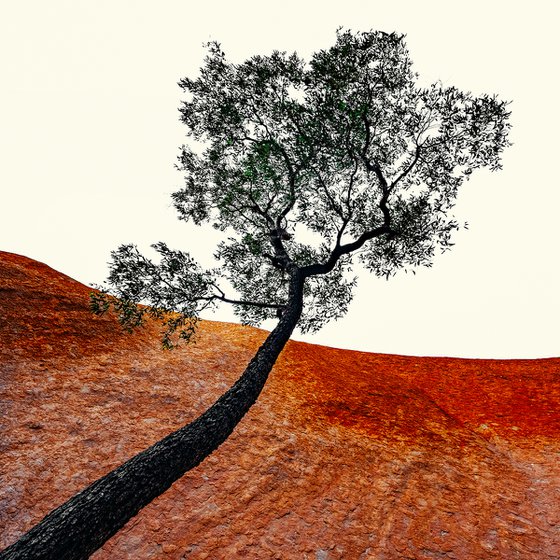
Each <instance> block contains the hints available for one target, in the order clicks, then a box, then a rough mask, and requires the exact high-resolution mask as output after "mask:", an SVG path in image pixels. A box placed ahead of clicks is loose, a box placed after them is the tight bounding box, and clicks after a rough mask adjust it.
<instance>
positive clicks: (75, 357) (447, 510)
mask: <svg viewBox="0 0 560 560" xmlns="http://www.w3.org/2000/svg"><path fill="white" fill-rule="evenodd" d="M89 291H90V289H89V288H87V287H85V286H83V285H81V284H79V283H78V282H76V281H74V280H72V279H70V278H68V277H67V276H65V275H63V274H61V273H59V272H56V271H54V270H52V269H51V268H49V267H47V266H46V265H43V264H40V263H38V262H36V261H32V260H30V259H27V258H25V257H21V256H17V255H13V254H10V253H0V392H1V403H0V406H1V407H2V410H1V425H0V427H1V438H0V476H1V477H2V480H1V484H0V548H1V547H4V546H7V545H8V544H10V543H11V542H13V541H14V540H16V539H17V538H18V536H19V535H21V534H22V533H23V532H24V531H26V530H27V529H29V528H30V527H31V526H33V525H34V524H35V523H36V522H38V521H39V520H40V519H41V518H42V517H43V516H44V515H45V514H46V513H48V512H49V511H50V510H51V509H53V508H54V507H56V506H57V505H59V504H60V503H62V502H63V501H64V500H66V499H67V498H69V497H70V496H72V495H73V494H74V493H76V492H77V491H78V490H80V489H82V488H83V487H84V486H86V485H87V484H89V483H90V482H92V481H93V480H95V479H96V478H98V477H99V476H101V475H103V474H105V473H106V472H108V471H109V470H110V469H112V468H114V467H115V466H117V465H118V464H120V463H121V462H123V461H124V460H126V459H127V458H129V457H130V456H131V455H133V454H134V453H136V452H138V451H140V450H142V449H144V448H145V447H147V446H148V445H150V444H152V443H154V442H155V441H157V440H158V439H160V438H161V437H163V436H164V435H166V434H167V433H169V432H170V431H172V430H174V429H176V428H178V427H180V426H181V425H183V424H184V423H186V422H188V421H190V420H192V419H193V418H195V417H196V415H197V414H199V413H200V412H201V411H203V410H204V409H205V408H206V407H207V406H208V405H210V404H211V403H212V402H213V400H214V399H215V398H216V397H217V396H219V395H220V394H221V393H222V392H223V391H224V390H225V389H226V388H227V387H228V386H229V385H230V384H231V383H232V382H233V381H234V380H235V379H236V377H237V376H238V375H239V374H240V373H241V372H242V370H243V369H244V366H245V364H246V362H247V361H248V360H249V359H250V358H251V356H252V355H253V353H254V352H255V350H256V348H257V347H258V345H259V343H260V342H261V341H262V340H263V338H264V333H263V331H260V330H258V329H253V328H249V327H241V326H238V325H232V324H225V323H217V322H203V323H202V325H201V329H200V334H199V336H198V339H197V343H196V344H195V345H190V346H183V347H182V348H180V349H178V350H176V351H173V352H164V351H162V350H161V347H160V345H159V332H158V326H157V325H155V324H149V325H148V326H147V327H146V328H144V329H142V330H140V331H138V332H136V333H134V334H132V335H128V334H125V333H123V332H121V330H120V327H119V326H118V324H117V323H116V321H115V319H114V318H113V317H110V316H105V317H101V318H98V317H94V316H92V315H91V313H90V312H89V311H88V293H89ZM559 405H560V359H543V360H509V361H508V360H464V359H448V358H416V357H404V356H393V355H381V354H369V353H361V352H352V351H348V350H337V349H333V348H326V347H321V346H314V345H309V344H304V343H299V342H290V343H289V344H288V346H287V348H286V349H285V351H284V352H283V354H282V356H281V359H280V361H279V363H278V364H277V365H276V367H275V369H274V370H273V372H272V374H271V377H270V380H269V382H268V383H267V386H266V387H265V390H264V392H263V394H262V396H261V398H260V400H259V402H258V403H257V404H256V405H255V406H254V407H253V409H252V410H251V411H250V412H249V414H248V415H247V416H246V418H245V419H244V420H243V421H242V422H241V424H240V425H239V426H238V428H237V429H236V431H235V432H234V434H233V435H232V437H231V438H230V439H229V440H228V441H227V442H226V443H225V444H224V445H223V446H222V447H221V448H220V449H219V450H218V451H217V452H215V453H214V454H213V455H212V456H211V457H209V458H208V459H207V460H206V461H205V462H203V463H202V465H200V466H199V467H198V468H196V469H195V470H193V471H191V472H190V473H188V474H187V475H185V476H184V477H183V478H182V479H181V480H179V481H178V482H177V483H175V484H174V486H173V487H172V488H171V489H170V490H169V491H168V492H167V493H165V494H164V495H163V496H161V497H160V498H158V499H156V500H155V501H154V502H153V503H152V504H150V505H149V506H148V507H146V508H145V509H144V510H143V511H141V512H140V514H139V515H138V516H137V517H135V518H134V519H132V520H131V521H130V522H129V523H128V525H126V527H125V528H124V529H123V530H122V531H121V532H120V533H119V534H118V535H116V536H115V537H114V538H113V539H111V540H110V541H109V542H108V543H107V544H106V545H105V546H104V547H103V549H101V550H100V551H98V552H97V553H95V554H94V556H93V558H95V559H96V560H105V559H116V560H119V559H123V560H124V559H135V560H138V559H140V560H141V559H151V558H162V559H183V558H184V559H189V560H190V559H192V560H202V559H208V560H219V559H226V558H227V559H232V558H246V559H248V560H252V559H254V560H257V559H258V560H266V559H282V560H283V559H308V560H336V559H344V560H354V559H355V560H366V559H375V560H389V559H391V560H392V559H435V558H438V559H441V558H444V559H457V560H471V559H472V560H481V559H492V558H503V559H507V560H511V559H517V558H519V559H523V560H529V559H553V558H554V559H558V558H560V461H559V459H560V408H559Z"/></svg>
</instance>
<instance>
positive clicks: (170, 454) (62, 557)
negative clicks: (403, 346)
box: [0, 269, 303, 560]
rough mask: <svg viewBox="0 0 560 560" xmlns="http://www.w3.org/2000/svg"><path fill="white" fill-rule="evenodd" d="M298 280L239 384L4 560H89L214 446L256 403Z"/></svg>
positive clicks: (282, 339)
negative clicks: (283, 309) (276, 322)
mask: <svg viewBox="0 0 560 560" xmlns="http://www.w3.org/2000/svg"><path fill="white" fill-rule="evenodd" d="M302 288H303V279H302V277H301V275H300V273H299V271H298V270H297V269H296V270H294V271H293V272H292V274H291V282H290V297H289V305H288V306H287V307H286V311H285V312H284V313H283V315H282V317H281V319H280V321H279V322H278V325H277V326H276V328H275V329H274V330H273V331H272V332H271V333H270V334H269V336H268V337H267V339H266V340H265V342H264V343H263V344H262V346H261V347H260V348H259V350H258V352H257V353H256V354H255V356H254V358H253V359H252V360H251V361H250V362H249V365H248V366H247V369H246V370H245V372H244V373H243V375H242V376H241V377H240V378H239V379H238V380H237V382H236V383H235V384H234V385H233V386H232V387H231V388H230V389H229V390H228V391H227V392H226V393H224V394H223V395H222V396H221V397H220V398H219V399H218V400H217V401H216V402H215V403H214V404H213V405H212V406H211V407H210V408H209V409H208V410H207V411H206V412H204V413H203V414H202V415H201V416H199V417H198V418H197V419H196V420H194V421H193V422H191V423H190V424H188V425H186V426H184V427H183V428H180V429H179V430H177V431H176V432H173V433H172V434H170V435H168V436H167V437H165V438H163V439H162V440H160V441H159V442H157V443H156V444H154V445H153V446H152V447H149V448H148V449H146V450H144V451H142V452H141V453H139V454H138V455H136V456H135V457H133V458H132V459H129V460H128V461H127V462H126V463H123V464H122V465H121V466H120V467H117V468H116V469H115V470H113V471H112V472H110V473H109V474H107V475H105V476H104V477H102V478H100V479H99V480H97V481H96V482H94V483H93V484H91V485H90V486H88V487H87V488H86V489H85V490H82V491H81V492H80V493H79V494H76V495H75V496H74V497H73V498H71V499H70V500H68V501H67V502H66V503H65V504H63V505H61V506H60V507H58V508H57V509H55V510H53V511H52V512H51V513H49V514H48V515H47V516H46V517H45V518H44V519H43V520H42V521H41V522H40V523H38V524H37V525H35V527H33V528H32V529H31V530H30V531H29V532H28V533H26V534H25V535H23V536H22V537H21V538H20V539H19V540H18V541H17V542H16V543H14V544H12V545H11V546H9V547H8V548H6V549H5V550H4V551H3V552H2V553H0V559H1V560H13V559H16V558H17V559H20V560H22V559H26V560H38V559H45V560H47V559H48V560H55V559H56V560H70V559H75V560H77V559H83V558H89V556H90V555H91V554H93V552H95V551H96V550H97V549H99V548H100V547H101V546H103V544H104V543H105V542H106V541H107V540H108V539H110V538H111V537H112V536H113V535H114V534H115V533H117V531H119V529H121V528H122V527H123V526H124V525H125V524H126V523H127V522H128V521H129V520H130V519H131V518H132V517H134V516H135V515H136V514H137V513H138V512H139V511H140V510H141V509H142V508H143V507H144V506H146V505H148V504H149V503H150V502H151V501H152V500H153V499H154V498H156V497H157V496H159V495H160V494H162V493H163V492H165V491H166V490H167V489H168V488H169V487H170V486H171V485H172V484H173V483H174V482H175V481H176V480H178V479H179V478H181V476H183V475H184V474H185V473H186V472H187V471H188V470H190V469H192V468H194V467H196V466H197V465H198V464H199V463H201V462H202V461H203V460H204V459H205V458H206V457H207V456H208V455H210V454H211V453H212V452H213V451H214V450H215V449H217V448H218V446H220V445H221V444H222V443H223V442H224V441H225V440H226V439H227V438H228V436H229V435H230V434H231V433H232V431H233V430H234V428H235V426H236V425H237V424H238V423H239V421H240V420H241V419H242V418H243V416H244V415H245V414H246V413H247V411H248V410H249V408H250V407H251V406H252V405H253V403H254V402H255V401H256V400H257V397H258V396H259V394H260V392H261V390H262V388H263V386H264V384H265V382H266V380H267V378H268V374H269V373H270V370H271V369H272V367H273V365H274V363H275V362H276V359H277V358H278V356H279V354H280V352H281V351H282V349H283V348H284V346H285V344H286V342H287V341H288V340H289V338H290V336H291V334H292V331H293V329H294V327H295V326H296V324H297V322H298V320H299V318H300V315H301V311H302Z"/></svg>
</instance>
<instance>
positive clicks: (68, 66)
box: [0, 0, 560, 358]
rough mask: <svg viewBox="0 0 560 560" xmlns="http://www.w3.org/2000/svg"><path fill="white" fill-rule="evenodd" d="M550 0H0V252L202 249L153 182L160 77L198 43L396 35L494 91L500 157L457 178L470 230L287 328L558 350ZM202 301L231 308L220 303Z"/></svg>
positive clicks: (476, 352) (432, 67)
mask: <svg viewBox="0 0 560 560" xmlns="http://www.w3.org/2000/svg"><path fill="white" fill-rule="evenodd" d="M556 5H557V2H555V1H553V0H549V1H545V0H534V1H533V2H531V3H528V2H508V1H506V0H493V1H492V2H488V1H487V0H472V1H471V2H469V3H459V2H450V1H449V0H441V1H440V0H424V1H423V2H418V1H417V0H400V1H399V0H394V1H392V2H381V1H377V0H370V1H359V0H345V1H344V2H338V1H324V0H323V1H314V0H309V1H305V2H303V1H301V0H297V1H296V0H283V1H282V2H262V1H252V0H240V1H239V0H238V1H235V2H231V1H227V0H219V1H207V2H188V1H186V0H185V1H178V0H162V1H159V2H156V1H155V0H154V1H149V2H148V1H144V0H110V1H107V0H96V1H95V2H91V1H87V2H86V1H85V0H71V1H63V0H50V1H49V2H44V1H43V0H19V1H18V2H3V3H2V5H1V7H0V68H1V69H2V70H1V74H0V81H1V88H0V123H1V124H0V194H1V197H0V249H1V250H5V251H10V252H14V253H19V254H22V255H25V256H28V257H31V258H34V259H37V260H39V261H42V262H44V263H46V264H48V265H49V266H51V267H53V268H55V269H57V270H59V271H61V272H64V273H65V274H67V275H69V276H71V277H73V278H75V279H77V280H79V281H81V282H83V283H85V284H88V285H90V284H100V283H102V282H103V280H104V279H105V278H106V275H107V262H108V260H109V255H110V252H111V250H113V249H115V248H116V247H117V246H118V245H120V244H122V243H130V242H133V243H136V244H137V245H138V246H139V247H140V248H141V249H142V250H145V251H146V253H147V254H149V245H150V244H151V243H154V242H157V241H165V242H166V243H167V244H168V245H169V246H170V247H173V248H176V249H182V250H186V251H190V252H191V253H192V254H193V255H195V256H197V257H198V258H199V259H200V260H201V261H202V262H203V263H205V262H208V263H209V264H212V263H211V261H210V260H209V256H210V255H211V254H212V252H213V246H214V243H215V242H216V240H217V235H216V233H215V232H213V231H212V230H210V231H207V230H204V231H201V230H200V229H197V228H196V227H194V226H190V225H187V224H185V223H184V222H180V221H179V220H178V219H177V217H176V213H175V211H174V209H173V208H172V205H171V199H170V194H171V193H172V192H174V191H176V190H178V189H179V188H180V187H181V185H182V176H181V174H180V173H179V172H178V171H176V169H175V168H174V164H175V162H176V157H177V154H178V147H179V146H180V145H181V144H182V143H184V140H185V129H184V125H182V124H181V123H180V122H179V119H178V115H179V114H178V111H177V108H178V107H179V104H180V100H181V98H182V97H181V96H182V91H181V90H180V88H179V87H178V86H177V82H178V80H180V79H181V78H183V77H185V76H190V77H194V76H196V75H197V72H198V69H199V68H200V65H201V63H202V60H203V57H204V53H205V51H204V47H203V43H205V42H207V41H209V40H217V41H218V42H220V43H221V45H222V48H223V50H224V51H225V53H226V55H227V57H228V58H229V59H230V60H231V61H232V62H241V61H243V60H245V59H246V58H248V57H250V56H252V55H254V54H268V53H270V52H271V51H272V50H274V49H278V50H282V51H288V52H292V51H297V52H298V53H299V54H300V55H301V56H303V57H309V55H310V54H311V53H313V52H314V51H315V50H318V49H321V48H328V47H329V46H331V45H332V44H333V42H334V40H335V30H336V29H337V28H338V27H340V26H342V27H344V28H350V29H352V30H354V31H367V30H370V29H376V30H382V31H387V32H390V31H397V32H399V33H404V34H406V36H407V45H408V48H409V51H410V54H411V58H412V60H413V61H414V69H415V71H416V72H418V73H419V74H420V79H421V81H422V82H425V83H430V82H433V81H436V80H441V81H442V82H443V83H444V84H445V85H454V86H457V87H458V88H460V89H463V90H466V91H472V92H473V93H474V94H482V93H489V94H494V93H495V94H498V95H499V97H500V98H501V99H505V100H510V101H511V105H510V110H511V112H512V116H511V123H512V125H513V129H512V132H511V137H510V139H511V141H512V142H513V146H511V147H510V148H509V149H508V150H507V151H506V152H505V153H504V157H503V170H502V171H500V172H497V173H490V172H488V171H478V172H475V173H473V176H472V179H471V180H470V181H469V182H468V183H465V184H464V186H463V188H462V191H461V194H460V196H459V199H458V203H457V207H456V209H455V215H456V216H457V218H458V219H459V221H460V222H461V221H468V223H469V229H468V230H466V231H461V232H460V233H459V234H458V235H456V236H455V241H456V245H455V246H454V247H453V250H452V251H450V252H447V253H445V254H444V255H442V256H439V257H437V258H436V259H435V260H434V264H433V267H432V268H429V269H418V271H417V274H416V275H410V274H409V275H405V274H401V275H397V276H396V277H394V278H391V279H390V280H384V279H377V278H375V277H374V276H371V275H367V274H360V280H359V286H358V289H357V290H356V293H355V297H354V300H353V302H352V304H351V307H350V310H349V312H348V314H347V315H346V316H345V317H344V318H343V319H340V320H339V321H337V322H335V323H331V324H330V325H328V326H327V327H325V328H324V329H323V330H322V331H320V332H319V333H317V334H315V335H312V336H305V337H303V336H301V335H298V334H296V335H295V336H294V338H297V339H299V340H307V341H309V342H314V343H317V344H325V345H328V346H335V347H342V348H352V349H359V350H365V351H370V352H381V353H396V354H406V355H418V356H457V357H470V358H541V357H553V356H560V337H559V334H560V333H559V328H558V317H560V292H559V290H558V286H560V265H559V262H558V261H559V259H558V253H559V251H558V244H559V243H558V242H559V241H560V234H559V220H558V212H559V208H560V189H559V186H560V185H559V180H558V174H557V172H556V167H557V162H558V135H557V131H558V130H559V129H560V122H559V120H560V119H559V112H558V99H557V97H558V85H559V84H558V77H557V57H558V54H559V52H560V49H559V44H560V38H559V35H558V33H557V29H556V23H557V21H558V15H560V14H559V13H557V11H559V10H560V8H557V7H556ZM210 318H214V319H218V320H234V319H233V317H232V315H231V314H230V313H229V311H227V310H226V311H224V312H223V313H220V314H216V315H214V316H212V317H210Z"/></svg>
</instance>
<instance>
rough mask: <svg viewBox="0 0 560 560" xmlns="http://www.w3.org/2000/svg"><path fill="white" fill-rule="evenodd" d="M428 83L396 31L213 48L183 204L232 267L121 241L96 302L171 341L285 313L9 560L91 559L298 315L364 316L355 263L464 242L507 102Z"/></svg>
mask: <svg viewBox="0 0 560 560" xmlns="http://www.w3.org/2000/svg"><path fill="white" fill-rule="evenodd" d="M416 78H417V76H416V74H415V73H413V71H412V69H411V61H410V58H409V55H408V51H407V49H406V45H405V41H404V37H403V36H402V35H398V34H396V33H383V32H373V31H371V32H366V33H352V32H350V31H343V30H339V31H338V32H337V38H336V42H335V44H334V46H332V47H331V48H329V49H327V50H321V51H318V52H316V53H315V54H314V55H313V56H312V57H311V60H310V61H309V62H306V61H304V60H302V59H301V58H300V57H299V56H298V55H297V54H295V53H294V54H291V55H288V54H286V53H284V52H273V53H272V54H271V55H270V56H254V57H252V58H250V59H249V60H247V61H245V62H243V63H241V64H233V63H230V62H228V61H227V60H226V58H225V56H224V53H223V52H222V50H221V48H220V45H219V44H218V43H210V44H209V45H208V55H207V57H206V59H205V62H204V65H203V67H202V69H201V71H200V75H199V76H198V77H197V78H196V79H190V78H186V79H184V80H182V81H181V82H180V85H181V87H182V88H183V89H184V91H185V92H186V95H187V98H186V101H185V102H184V103H183V105H182V107H181V120H182V122H183V123H184V124H185V125H186V127H187V134H188V137H189V142H188V144H187V145H185V146H183V148H182V150H181V154H180V157H179V161H180V168H181V169H182V170H183V171H184V173H185V185H184V187H183V188H181V190H179V191H177V192H176V193H175V194H174V195H173V202H174V205H175V208H176V209H177V211H178V213H179V216H180V218H181V219H183V220H186V221H191V222H194V223H195V224H205V223H210V224H212V225H213V226H214V227H215V228H217V229H218V230H219V231H221V232H222V233H223V240H222V241H221V242H220V243H219V244H218V246H217V248H216V252H215V255H214V256H215V258H216V260H217V263H218V264H219V266H218V267H217V268H215V269H212V270H204V269H203V268H202V267H200V266H199V265H198V264H197V263H196V262H195V260H194V259H193V258H192V257H191V256H190V255H189V253H186V252H182V251H176V250H172V249H170V248H168V247H167V246H166V245H165V244H164V243H158V244H156V245H154V248H155V250H156V251H157V253H158V254H159V257H158V259H157V260H155V261H152V260H149V259H148V258H146V257H145V256H143V255H142V254H141V253H140V252H139V251H138V250H137V248H136V247H135V246H134V245H125V246H121V247H120V248H119V249H117V250H116V251H115V252H113V253H112V263H111V269H110V276H109V280H108V283H109V286H110V290H109V291H110V295H109V294H107V293H98V294H96V295H94V296H93V299H92V306H93V309H94V311H96V312H97V313H102V312H104V311H107V310H108V309H109V308H114V309H115V310H116V311H117V312H118V315H119V317H120V320H121V322H122V324H123V325H124V326H125V327H127V328H130V329H132V328H134V327H136V326H138V325H140V324H142V322H143V320H144V319H145V316H146V315H147V314H148V315H154V316H156V317H158V318H160V319H161V320H162V321H163V324H164V325H165V328H164V331H165V332H164V335H163V343H164V345H165V346H167V347H170V346H173V345H174V344H175V343H176V341H177V339H178V338H183V339H186V340H188V339H189V338H191V336H192V335H193V333H194V332H195V327H196V321H197V317H199V315H200V313H201V312H202V311H203V310H205V309H207V308H210V307H214V306H215V305H217V304H222V303H227V304H231V305H232V306H233V307H234V310H235V312H236V313H237V315H238V316H239V318H240V319H241V321H242V322H244V323H247V324H260V323H261V322H262V321H263V320H265V319H274V318H277V319H278V322H277V325H276V327H275V328H274V329H273V330H272V332H271V333H270V334H269V335H268V337H267V338H266V340H265V342H264V343H263V344H262V346H261V347H260V348H259V350H258V352H257V353H256V355H255V356H254V358H253V359H252V360H251V361H250V363H249V364H248V366H247V368H246V370H245V372H244V373H243V374H242V376H241V377H240V378H239V380H238V381H237V382H236V383H235V384H234V385H233V386H232V387H231V388H230V389H229V390H228V391H227V392H226V393H225V394H224V395H222V396H221V397H220V398H219V399H218V400H217V401H216V402H215V404H214V405H212V406H211V407H210V408H209V409H208V410H207V411H206V412H204V413H203V414H202V415H201V416H200V417H199V418H197V419H196V420H195V421H193V422H192V423H190V424H188V425H186V426H184V427H182V428H180V429H179V430H177V431H176V432H174V433H172V434H170V435H169V436H167V437H166V438H164V439H162V440H161V441H159V442H158V443H156V444H155V445H153V446H152V447H150V448H148V449H146V450H145V451H143V452H141V453H139V454H138V455H136V456H135V457H133V458H132V459H130V460H129V461H127V462H126V463H124V464H123V465H121V466H120V467H118V468H117V469H115V470H114V471H112V472H110V473H109V474H107V475H106V476H104V477H103V478H101V479H99V480H97V481H96V482H94V483H93V484H92V485H91V486H89V487H88V488H86V489H85V490H83V491H82V492H80V493H79V494H77V495H76V496H74V497H73V498H72V499H70V500H69V501H68V502H66V503H65V504H63V505H62V506H60V507H59V508H58V509H56V510H54V511H53V512H51V513H50V514H49V515H47V516H46V517H45V518H44V519H43V521H41V522H40V523H39V524H38V525H37V526H36V527H34V528H33V529H31V531H29V532H28V533H27V534H26V535H24V536H23V537H22V538H21V539H20V540H19V541H18V542H17V543H15V544H14V545H12V546H11V547H9V548H8V549H6V551H5V552H4V553H3V554H2V555H0V556H1V557H2V558H4V559H6V558H57V559H61V560H62V559H66V558H87V557H88V556H89V555H90V554H91V553H93V552H94V551H95V550H96V549H98V548H99V547H100V546H102V545H103V543H104V542H105V541H106V540H107V539H109V538H110V537H111V536H112V535H114V534H115V533H116V532H117V531H118V530H119V529H120V528H121V527H122V526H123V525H124V524H125V523H126V522H127V521H128V520H129V519H130V518H131V517H133V516H134V515H136V513H137V512H138V511H139V510H140V509H141V508H142V507H144V506H145V505H147V504H148V503H150V502H151V501H152V500H153V499H154V498H155V497H156V496H158V495H160V494H161V493H162V492H164V491H165V490H166V489H167V488H169V487H170V486H171V484H173V482H174V481H176V480H177V479H178V478H180V477H181V476H182V475H183V474H184V473H185V472H186V471H188V470H189V469H191V468H193V467H195V466H196V465H198V464H199V463H200V462H201V461H202V460H203V459H204V458H205V457H207V456H208V455H209V454H210V453H212V452H213V451H214V450H215V449H216V448H217V447H218V446H219V445H220V444H221V443H222V442H223V441H224V440H225V439H226V438H227V437H228V436H229V435H230V434H231V432H232V431H233V429H234V428H235V426H236V425H237V424H238V422H239V421H240V420H241V419H242V418H243V416H244V415H245V413H246V412H247V411H248V410H249V408H250V407H251V405H252V404H253V403H254V402H255V400H256V399H257V397H258V395H259V393H260V391H261V389H262V387H263V385H264V383H265V381H266V379H267V376H268V374H269V372H270V370H271V368H272V367H273V365H274V363H275V361H276V359H277V358H278V356H279V354H280V352H281V351H282V349H283V348H284V345H285V344H286V342H287V341H288V339H289V338H290V336H291V333H292V331H293V330H294V328H295V327H296V326H297V327H298V328H299V329H301V331H304V332H305V331H316V330H317V329H319V328H320V327H321V326H322V325H324V324H325V323H326V322H328V321H330V320H332V319H336V318H338V317H340V316H342V315H343V314H344V313H345V312H346V310H347V307H348V304H349V302H350V300H351V294H352V288H353V287H354V285H355V278H353V277H352V266H353V264H354V261H359V262H360V263H361V264H362V265H363V266H364V267H365V268H366V269H368V270H369V271H371V272H373V273H374V274H377V275H380V276H390V275H392V274H393V273H394V272H395V271H397V270H399V269H408V268H412V267H416V266H419V265H428V266H429V265H430V263H431V262H432V258H433V256H434V254H435V253H436V252H437V251H440V250H441V251H444V250H446V249H448V248H449V247H450V246H451V235H452V233H453V231H454V230H456V229H458V227H459V226H458V223H457V222H456V220H455V219H454V218H453V216H452V215H451V213H450V212H451V210H452V208H453V205H454V202H455V199H456V195H457V191H458V188H459V187H460V185H461V184H462V183H463V181H464V180H465V179H468V178H469V176H470V174H471V173H472V171H473V170H474V169H476V168H479V167H489V168H490V169H492V170H496V169H499V168H500V156H501V153H502V151H503V149H504V148H505V147H506V146H507V145H508V141H507V134H508V131H509V124H508V116H509V113H508V110H507V103H506V102H504V101H500V100H498V99H497V98H496V97H495V96H488V95H482V96H479V97H476V96H474V95H472V94H470V93H464V92H461V91H459V90H458V89H456V88H454V87H448V86H446V85H444V84H441V83H435V84H432V85H430V86H429V87H420V86H419V85H417V84H416ZM139 304H144V305H139ZM146 304H147V305H146Z"/></svg>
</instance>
